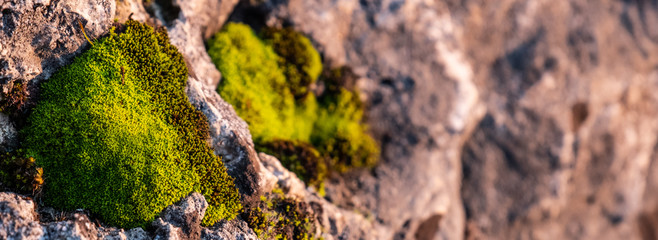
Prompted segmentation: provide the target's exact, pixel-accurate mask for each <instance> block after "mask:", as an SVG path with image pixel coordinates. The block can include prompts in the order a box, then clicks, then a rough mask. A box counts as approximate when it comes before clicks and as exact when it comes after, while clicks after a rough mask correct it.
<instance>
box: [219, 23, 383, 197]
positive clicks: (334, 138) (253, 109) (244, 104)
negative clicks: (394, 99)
mask: <svg viewBox="0 0 658 240" xmlns="http://www.w3.org/2000/svg"><path fill="white" fill-rule="evenodd" d="M261 36H262V37H263V38H264V40H261V39H259V38H258V37H257V36H256V35H255V34H254V32H253V31H252V30H251V28H249V26H247V25H243V24H237V23H230V24H227V25H226V26H225V28H224V29H223V30H222V31H221V32H219V33H218V34H216V35H215V36H214V37H213V38H212V39H211V40H210V41H209V42H208V46H209V50H208V53H209V55H210V57H211V58H212V60H213V62H214V63H215V65H216V66H217V68H218V69H219V71H220V72H222V74H223V79H222V82H221V83H220V85H219V87H218V92H219V93H220V95H221V96H222V97H223V98H224V99H225V100H226V101H227V102H229V103H231V104H232V105H233V106H234V107H235V109H236V112H237V113H238V115H239V116H240V117H242V118H243V119H244V120H245V121H246V122H247V123H248V124H249V129H250V131H251V133H252V135H253V138H254V142H255V144H256V145H257V147H258V148H259V150H260V151H263V152H266V153H268V154H272V155H274V156H276V157H277V158H279V159H280V160H281V161H282V163H283V164H284V165H285V166H286V167H288V168H289V169H290V170H291V171H293V172H295V173H296V174H297V175H298V176H300V178H302V179H303V180H305V181H306V183H308V184H311V185H315V186H317V187H320V186H321V182H322V180H323V179H324V177H325V176H326V175H327V173H326V172H327V169H334V170H337V171H340V172H344V171H347V170H348V169H349V168H352V167H369V166H372V165H374V164H375V163H376V161H377V158H378V156H379V148H378V146H377V144H376V142H375V141H374V140H373V139H372V138H371V137H370V136H369V135H368V134H367V133H366V132H367V127H366V126H365V125H364V124H362V118H363V105H362V104H361V102H360V99H359V97H358V94H357V92H356V91H354V90H351V89H348V88H345V86H346V85H345V84H343V83H345V82H347V81H348V80H349V79H347V78H346V77H348V74H347V73H348V72H347V71H346V70H344V69H342V70H336V71H329V72H330V73H333V74H329V75H327V76H326V77H323V81H324V82H325V85H327V86H329V87H330V88H329V89H328V90H327V91H325V93H324V94H323V95H321V96H320V100H318V99H316V96H315V95H314V94H308V93H309V89H310V87H311V84H313V83H314V82H315V81H316V80H317V79H318V77H319V75H320V73H321V72H322V64H321V62H320V57H319V54H318V53H317V51H316V50H315V49H313V47H312V45H311V43H310V41H309V40H308V39H307V38H306V37H304V36H302V35H301V34H300V33H297V32H294V31H293V30H292V29H288V28H286V29H275V28H266V29H265V30H263V33H262V34H261ZM352 82H353V80H352ZM315 153H318V154H317V156H315V155H316V154H315ZM325 159H329V161H325ZM320 190H321V189H320Z"/></svg>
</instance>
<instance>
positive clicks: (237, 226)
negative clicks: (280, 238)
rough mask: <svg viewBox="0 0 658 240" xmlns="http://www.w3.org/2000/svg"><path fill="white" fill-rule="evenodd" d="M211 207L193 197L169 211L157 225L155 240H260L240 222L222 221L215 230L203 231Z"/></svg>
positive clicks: (201, 197)
mask: <svg viewBox="0 0 658 240" xmlns="http://www.w3.org/2000/svg"><path fill="white" fill-rule="evenodd" d="M207 208H208V203H207V202H206V199H205V198H204V197H203V195H201V194H200V193H192V194H190V195H189V196H187V197H185V198H183V199H182V200H181V201H180V202H178V203H176V204H174V205H171V206H169V207H167V208H166V209H165V210H164V211H162V213H161V214H160V215H161V217H159V218H157V219H155V220H154V221H153V224H152V225H153V227H154V228H155V229H156V230H155V237H154V238H153V239H167V240H177V239H182V240H184V239H222V240H238V239H244V240H248V239H257V237H256V234H255V233H254V232H253V231H252V230H251V229H250V228H249V226H247V223H246V222H244V221H242V220H240V219H233V220H231V221H228V222H227V221H221V222H219V223H217V224H215V226H213V227H209V228H205V227H201V220H202V219H203V217H204V215H205V213H206V209H207Z"/></svg>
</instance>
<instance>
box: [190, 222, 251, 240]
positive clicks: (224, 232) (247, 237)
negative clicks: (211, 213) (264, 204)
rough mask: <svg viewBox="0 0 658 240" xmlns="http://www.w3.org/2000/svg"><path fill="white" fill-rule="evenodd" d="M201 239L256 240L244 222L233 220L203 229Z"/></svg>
mask: <svg viewBox="0 0 658 240" xmlns="http://www.w3.org/2000/svg"><path fill="white" fill-rule="evenodd" d="M201 239H207V240H256V239H258V237H257V236H256V233H254V231H253V230H251V228H249V226H248V225H247V223H246V222H245V221H242V220H240V219H233V220H231V221H220V222H218V223H217V224H215V226H213V227H209V228H204V229H203V230H202V231H201Z"/></svg>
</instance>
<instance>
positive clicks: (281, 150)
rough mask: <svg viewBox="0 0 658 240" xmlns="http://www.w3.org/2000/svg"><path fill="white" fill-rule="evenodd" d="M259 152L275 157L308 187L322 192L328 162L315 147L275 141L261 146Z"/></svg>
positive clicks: (258, 148)
mask: <svg viewBox="0 0 658 240" xmlns="http://www.w3.org/2000/svg"><path fill="white" fill-rule="evenodd" d="M256 148H257V150H258V151H260V152H265V153H268V154H270V155H272V156H275V157H276V158H278V159H279V160H280V161H281V164H282V165H283V166H285V167H286V168H288V169H289V170H290V171H292V172H294V173H295V174H297V176H298V177H299V178H300V179H301V180H302V181H304V182H306V183H307V184H308V185H311V186H314V187H316V189H319V190H320V191H322V190H323V189H324V184H323V182H322V181H323V180H324V179H325V177H326V175H327V161H326V160H325V158H326V157H325V156H323V155H322V154H320V152H318V150H317V149H315V147H313V145H311V144H309V143H306V142H301V141H291V140H274V141H270V142H266V143H263V144H260V145H259V146H257V147H256Z"/></svg>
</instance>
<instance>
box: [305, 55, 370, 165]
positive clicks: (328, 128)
mask: <svg viewBox="0 0 658 240" xmlns="http://www.w3.org/2000/svg"><path fill="white" fill-rule="evenodd" d="M321 80H322V82H323V83H324V85H325V91H324V93H323V94H322V95H321V96H320V97H319V100H318V101H319V102H320V103H319V105H320V107H319V108H318V109H319V113H318V120H317V121H316V123H315V129H314V132H313V134H312V135H311V142H312V143H313V145H315V146H316V147H317V148H318V149H319V150H320V152H323V153H326V154H327V155H328V156H329V159H330V161H329V164H330V165H331V166H332V168H333V169H334V170H337V171H339V172H345V171H347V170H349V169H350V168H354V167H357V168H360V167H372V166H374V165H375V164H376V163H377V160H378V157H379V146H378V145H377V143H376V142H375V140H374V139H373V138H372V137H371V136H369V135H368V134H367V131H368V128H367V125H365V124H363V123H362V122H363V110H364V106H363V104H362V103H361V100H360V99H359V94H358V92H357V91H356V90H354V83H355V81H356V76H355V75H354V74H353V73H352V71H351V70H350V69H349V68H346V67H341V68H337V69H332V70H328V71H325V73H324V74H323V76H322V78H321Z"/></svg>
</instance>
